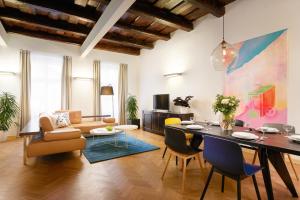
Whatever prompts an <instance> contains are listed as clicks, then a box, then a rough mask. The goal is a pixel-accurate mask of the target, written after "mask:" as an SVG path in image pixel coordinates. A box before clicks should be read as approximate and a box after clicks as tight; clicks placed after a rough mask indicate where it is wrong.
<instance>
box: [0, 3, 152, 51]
mask: <svg viewBox="0 0 300 200" xmlns="http://www.w3.org/2000/svg"><path fill="white" fill-rule="evenodd" d="M0 18H1V19H4V20H8V21H13V22H18V23H25V24H30V25H34V26H39V27H43V28H47V29H51V30H56V31H64V32H68V33H72V34H75V35H80V36H84V37H86V36H87V34H88V33H89V32H90V30H91V29H90V28H88V27H86V26H84V25H80V24H76V25H75V24H70V23H68V22H65V21H62V20H53V19H49V18H48V17H45V16H41V15H39V16H38V17H37V16H35V15H31V14H27V13H23V12H21V11H19V10H18V9H14V8H5V9H2V8H0ZM103 40H105V41H109V42H111V43H114V44H120V45H126V46H129V47H135V48H145V49H153V44H152V43H147V42H144V41H140V40H135V39H133V38H128V37H124V36H122V35H119V34H106V35H105V36H104V38H103Z"/></svg>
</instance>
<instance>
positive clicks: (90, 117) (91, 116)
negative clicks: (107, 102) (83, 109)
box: [81, 115, 110, 118]
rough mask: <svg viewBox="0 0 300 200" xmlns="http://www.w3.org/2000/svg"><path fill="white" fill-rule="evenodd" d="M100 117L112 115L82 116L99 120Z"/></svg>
mask: <svg viewBox="0 0 300 200" xmlns="http://www.w3.org/2000/svg"><path fill="white" fill-rule="evenodd" d="M98 117H101V118H102V117H110V115H86V116H82V117H81V118H98Z"/></svg>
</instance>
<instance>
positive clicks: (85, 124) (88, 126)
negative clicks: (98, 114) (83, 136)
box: [71, 121, 116, 133]
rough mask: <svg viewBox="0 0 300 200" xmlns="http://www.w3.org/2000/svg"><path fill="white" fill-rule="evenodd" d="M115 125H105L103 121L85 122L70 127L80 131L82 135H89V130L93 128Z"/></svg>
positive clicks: (113, 124)
mask: <svg viewBox="0 0 300 200" xmlns="http://www.w3.org/2000/svg"><path fill="white" fill-rule="evenodd" d="M115 125H116V123H105V122H103V121H85V122H81V123H80V124H72V125H71V127H73V128H78V129H80V130H81V132H82V133H90V130H92V129H95V128H102V127H105V126H115Z"/></svg>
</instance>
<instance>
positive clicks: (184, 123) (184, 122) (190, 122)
mask: <svg viewBox="0 0 300 200" xmlns="http://www.w3.org/2000/svg"><path fill="white" fill-rule="evenodd" d="M181 124H182V125H189V124H195V122H194V121H181Z"/></svg>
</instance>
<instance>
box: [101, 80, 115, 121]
mask: <svg viewBox="0 0 300 200" xmlns="http://www.w3.org/2000/svg"><path fill="white" fill-rule="evenodd" d="M100 95H111V100H112V116H113V117H114V113H115V110H114V89H113V87H112V86H110V85H108V86H102V87H101V90H100Z"/></svg>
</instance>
